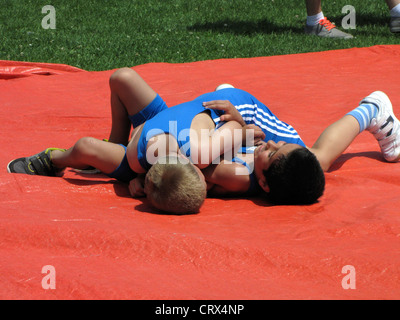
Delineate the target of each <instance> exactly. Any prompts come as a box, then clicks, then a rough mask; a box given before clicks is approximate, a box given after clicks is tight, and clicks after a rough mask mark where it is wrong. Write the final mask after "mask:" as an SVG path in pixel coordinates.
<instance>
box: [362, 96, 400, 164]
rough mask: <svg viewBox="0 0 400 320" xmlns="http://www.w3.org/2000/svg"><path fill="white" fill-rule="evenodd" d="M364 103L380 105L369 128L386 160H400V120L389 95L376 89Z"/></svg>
mask: <svg viewBox="0 0 400 320" xmlns="http://www.w3.org/2000/svg"><path fill="white" fill-rule="evenodd" d="M362 103H372V104H374V105H376V106H377V107H378V114H377V116H376V118H373V119H372V120H371V124H370V125H369V127H368V128H367V130H368V131H370V132H371V133H372V134H373V135H374V137H375V138H376V139H377V140H378V143H379V146H380V147H381V151H382V154H383V157H384V158H385V159H386V161H389V162H396V161H399V160H400V122H399V120H397V118H396V116H395V115H394V113H393V107H392V103H391V102H390V99H389V97H388V96H387V95H386V94H385V93H384V92H382V91H375V92H373V93H371V94H370V95H369V96H368V97H366V98H364V99H363V100H362V101H361V102H360V104H362Z"/></svg>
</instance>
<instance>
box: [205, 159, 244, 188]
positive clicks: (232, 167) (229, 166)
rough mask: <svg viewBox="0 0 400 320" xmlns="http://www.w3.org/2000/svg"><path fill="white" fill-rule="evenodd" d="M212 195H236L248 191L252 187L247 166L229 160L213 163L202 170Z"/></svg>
mask: <svg viewBox="0 0 400 320" xmlns="http://www.w3.org/2000/svg"><path fill="white" fill-rule="evenodd" d="M202 172H203V174H204V177H205V179H206V181H207V185H209V186H210V189H209V190H208V192H209V194H210V195H215V196H217V195H235V194H240V193H244V192H246V191H247V190H248V189H249V187H250V177H249V173H248V170H247V168H246V167H244V166H243V165H240V164H237V163H233V162H230V161H227V160H222V161H221V162H220V163H219V164H213V165H210V166H208V167H207V168H205V169H203V170H202Z"/></svg>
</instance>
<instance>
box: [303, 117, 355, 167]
mask: <svg viewBox="0 0 400 320" xmlns="http://www.w3.org/2000/svg"><path fill="white" fill-rule="evenodd" d="M359 133H360V125H359V124H358V121H357V120H356V119H355V118H354V117H353V116H350V115H345V116H344V117H343V118H341V119H340V120H338V121H336V122H334V123H333V124H331V125H330V126H329V127H327V128H326V129H325V130H324V131H323V132H322V134H321V135H320V136H319V138H318V139H317V141H316V142H315V143H314V145H313V146H312V147H311V148H309V149H310V151H311V152H313V153H314V154H315V156H316V157H317V159H318V160H319V162H320V164H321V167H322V170H324V171H327V170H328V169H329V168H330V166H331V165H332V164H333V162H334V161H335V160H336V159H337V158H338V157H339V156H340V155H341V154H342V153H343V152H344V151H345V150H346V149H347V147H348V146H349V145H350V144H351V143H352V142H353V140H354V139H355V138H356V137H357V135H358V134H359Z"/></svg>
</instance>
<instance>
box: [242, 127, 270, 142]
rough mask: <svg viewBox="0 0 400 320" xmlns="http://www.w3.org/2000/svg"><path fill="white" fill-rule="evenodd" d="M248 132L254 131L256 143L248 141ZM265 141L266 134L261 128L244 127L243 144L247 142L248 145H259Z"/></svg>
mask: <svg viewBox="0 0 400 320" xmlns="http://www.w3.org/2000/svg"><path fill="white" fill-rule="evenodd" d="M246 130H254V141H246ZM264 139H265V133H264V132H263V131H262V129H261V128H260V127H259V126H256V125H255V124H246V125H245V126H244V127H243V143H246V142H247V145H250V144H254V145H257V144H258V143H260V141H263V140H264Z"/></svg>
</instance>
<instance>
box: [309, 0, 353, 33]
mask: <svg viewBox="0 0 400 320" xmlns="http://www.w3.org/2000/svg"><path fill="white" fill-rule="evenodd" d="M305 1H306V8H307V22H306V27H305V33H306V34H309V35H316V36H319V37H323V38H338V39H351V38H353V36H352V35H351V34H349V33H346V32H343V31H340V30H338V29H337V28H336V26H335V25H334V24H333V23H331V22H330V21H329V20H328V19H327V18H325V16H324V13H323V12H322V5H321V0H305Z"/></svg>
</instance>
